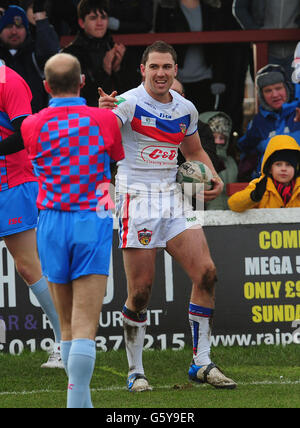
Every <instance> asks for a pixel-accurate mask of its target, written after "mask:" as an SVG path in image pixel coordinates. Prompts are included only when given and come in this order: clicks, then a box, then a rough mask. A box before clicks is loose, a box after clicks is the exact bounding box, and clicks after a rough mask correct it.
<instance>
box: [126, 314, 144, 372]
mask: <svg viewBox="0 0 300 428" xmlns="http://www.w3.org/2000/svg"><path fill="white" fill-rule="evenodd" d="M146 326H147V311H146V310H145V311H142V312H139V313H136V312H132V311H130V310H129V309H128V308H127V307H126V306H124V308H123V328H124V337H125V345H126V353H127V359H128V365H129V372H128V375H129V376H130V375H131V374H132V373H140V374H145V372H144V367H143V348H144V339H145V334H146Z"/></svg>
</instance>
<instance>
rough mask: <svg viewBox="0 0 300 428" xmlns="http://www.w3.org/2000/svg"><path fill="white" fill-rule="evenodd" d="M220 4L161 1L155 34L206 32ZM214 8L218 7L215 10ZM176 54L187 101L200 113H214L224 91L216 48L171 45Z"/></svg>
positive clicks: (211, 2)
mask: <svg viewBox="0 0 300 428" xmlns="http://www.w3.org/2000/svg"><path fill="white" fill-rule="evenodd" d="M220 5H221V2H220V1H218V0H217V1H212V0H206V1H205V2H204V1H200V0H195V1H192V0H189V1H182V0H161V2H160V4H159V5H158V7H157V11H156V17H155V31H156V32H159V33H160V32H161V33H164V32H172V33H173V32H190V31H209V30H212V29H213V28H212V25H213V23H214V21H215V14H217V13H218V10H219V6H220ZM216 6H217V7H216ZM174 47H175V49H176V52H177V54H178V68H179V72H178V77H179V79H180V80H181V82H182V83H183V84H184V87H185V91H186V97H187V98H188V99H189V100H190V101H192V102H193V104H194V105H195V106H196V108H197V109H198V112H199V113H202V112H205V111H210V110H214V108H215V105H216V101H218V99H219V96H220V95H221V94H222V93H223V92H224V91H225V89H226V87H225V84H224V81H223V76H222V71H221V70H222V62H223V61H222V57H221V55H220V54H219V51H220V49H219V47H218V46H217V45H214V46H212V45H203V46H201V45H174Z"/></svg>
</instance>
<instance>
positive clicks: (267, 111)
mask: <svg viewBox="0 0 300 428" xmlns="http://www.w3.org/2000/svg"><path fill="white" fill-rule="evenodd" d="M256 88H257V95H258V100H259V104H260V105H259V111H258V113H257V114H256V115H255V116H254V118H253V120H252V121H251V122H250V123H249V125H248V128H247V131H246V133H245V134H244V135H243V136H242V138H240V139H239V141H238V149H239V150H240V153H241V156H240V164H239V181H250V180H251V179H254V178H257V177H259V176H260V170H261V163H262V159H263V156H264V153H265V150H266V147H267V145H268V143H269V141H270V138H272V137H274V136H275V135H282V134H284V135H289V136H291V137H293V138H294V139H295V140H296V141H298V143H299V142H300V123H299V122H296V121H295V118H296V111H297V108H298V107H299V99H298V98H297V97H296V96H295V85H294V84H293V83H292V81H291V79H290V78H289V77H288V76H287V75H286V74H285V70H284V69H283V68H282V67H281V66H279V65H276V64H269V65H267V66H265V67H263V68H262V69H260V70H259V71H258V72H257V74H256Z"/></svg>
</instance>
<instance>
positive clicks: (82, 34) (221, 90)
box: [0, 0, 300, 208]
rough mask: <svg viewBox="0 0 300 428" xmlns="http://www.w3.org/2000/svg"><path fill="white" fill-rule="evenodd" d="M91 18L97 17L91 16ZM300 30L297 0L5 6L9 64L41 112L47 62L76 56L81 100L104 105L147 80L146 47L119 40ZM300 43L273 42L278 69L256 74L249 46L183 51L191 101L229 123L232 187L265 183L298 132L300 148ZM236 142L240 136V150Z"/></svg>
mask: <svg viewBox="0 0 300 428" xmlns="http://www.w3.org/2000/svg"><path fill="white" fill-rule="evenodd" d="M90 10H92V11H93V12H95V13H94V15H95V16H94V17H92V18H91V16H90V15H91V14H90ZM299 26H300V2H299V1H298V0H250V1H249V0H81V1H80V0H64V1H58V0H51V1H50V0H12V1H9V0H0V58H1V59H2V60H4V61H5V63H6V65H7V66H9V67H11V68H12V69H14V70H15V71H17V72H18V73H19V74H20V75H21V76H22V77H23V78H24V79H25V80H26V82H27V83H28V84H29V86H30V88H31V91H32V93H33V101H32V109H33V112H38V111H39V110H41V109H42V108H44V107H46V106H47V105H48V101H49V99H48V95H47V94H46V92H45V90H44V87H43V79H44V75H43V68H44V65H45V62H46V61H47V60H48V59H49V58H50V57H51V56H52V55H54V54H56V53H58V52H59V51H61V50H63V51H64V52H68V53H72V54H73V55H75V56H76V57H77V58H78V59H79V61H80V63H81V66H82V71H83V73H84V74H85V76H86V85H85V87H84V88H83V89H82V96H83V97H85V98H86V99H87V102H88V105H90V106H96V105H98V92H97V88H98V87H99V86H101V87H102V88H103V89H104V91H105V92H112V91H113V90H116V91H117V92H118V93H122V92H124V91H126V90H128V89H131V88H133V87H135V86H137V85H138V84H140V82H141V75H140V73H139V63H140V58H141V54H142V51H143V50H144V47H130V46H127V47H126V46H124V45H123V44H120V43H115V42H114V38H113V36H114V35H115V34H132V33H136V34H143V33H149V32H155V33H161V32H162V33H166V32H188V31H218V30H224V31H226V30H241V31H242V30H243V29H266V28H270V29H273V28H299ZM63 36H74V37H73V41H72V42H71V44H69V45H68V46H62V45H61V40H62V37H63ZM296 44H297V41H295V43H293V42H282V43H280V44H279V43H272V44H270V50H269V65H268V66H267V67H266V68H264V69H263V70H260V71H259V73H258V74H257V76H254V72H253V54H252V47H251V44H250V43H249V44H245V43H232V44H204V45H203V46H202V45H177V46H175V48H176V51H177V53H178V66H179V74H178V77H179V80H180V81H181V82H182V84H183V85H184V91H185V96H186V97H187V98H188V99H190V100H191V101H192V102H193V103H194V104H195V105H196V107H197V109H198V111H199V114H200V118H201V115H202V120H204V122H205V123H206V125H207V124H208V125H209V124H212V123H213V124H214V125H215V124H216V123H217V124H218V125H220V123H222V129H223V131H224V129H226V132H225V131H224V132H223V134H224V135H223V137H224V138H223V140H224V141H223V143H221V144H220V142H217V141H216V140H215V141H216V146H217V150H216V152H217V153H219V155H220V156H219V162H220V163H221V164H222V165H223V167H222V168H223V176H224V177H223V179H224V181H225V184H226V182H232V181H235V180H238V181H242V182H243V181H247V182H248V181H251V180H252V179H254V178H257V177H259V175H260V168H261V163H262V159H263V156H264V153H265V150H266V147H267V145H268V142H269V140H270V138H272V137H273V136H274V135H276V134H277V135H278V134H289V135H291V136H292V137H293V138H295V140H296V141H298V142H300V124H299V122H296V121H295V120H294V119H295V111H296V107H298V96H297V93H298V88H297V87H295V85H294V84H293V83H292V81H291V76H292V62H293V58H294V51H295V47H296ZM249 70H250V72H251V75H252V78H253V81H254V83H255V84H256V87H257V91H258V101H259V112H258V113H257V115H255V117H254V118H253V120H252V121H251V122H250V124H249V125H248V128H247V129H245V120H244V110H243V107H244V104H243V103H244V93H245V80H246V75H247V72H248V71H249ZM278 85H279V86H281V92H280V88H279V86H278ZM296 86H299V85H296ZM270 87H271V91H269V93H267V90H270ZM276 87H277V89H276ZM275 90H277V93H276V94H275V95H274V91H275ZM271 92H272V94H271ZM278 94H279V95H278ZM274 98H275V101H274ZM279 98H280V99H279ZM276 102H277V104H276ZM203 114H204V116H203ZM212 132H214V129H212ZM233 134H235V135H238V136H239V141H238V143H237V144H235V139H234V138H233ZM231 155H232V156H233V157H232V156H231ZM237 170H238V172H237ZM220 173H222V171H220ZM218 202H219V203H217V204H216V205H212V207H213V206H214V207H223V208H225V207H226V203H227V201H226V195H225V196H224V195H223V202H222V201H221V198H220V200H219V201H218Z"/></svg>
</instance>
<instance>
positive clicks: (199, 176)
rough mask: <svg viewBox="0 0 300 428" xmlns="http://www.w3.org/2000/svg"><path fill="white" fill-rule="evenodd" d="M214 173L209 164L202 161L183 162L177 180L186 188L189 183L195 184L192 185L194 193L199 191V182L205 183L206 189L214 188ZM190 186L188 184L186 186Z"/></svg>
mask: <svg viewBox="0 0 300 428" xmlns="http://www.w3.org/2000/svg"><path fill="white" fill-rule="evenodd" d="M212 179H213V173H212V172H211V170H210V169H209V168H208V166H207V165H205V164H204V163H202V162H200V161H189V162H184V163H183V164H181V165H180V166H179V168H178V171H177V182H178V183H180V184H181V186H182V188H183V189H184V188H185V185H186V184H187V183H191V184H195V186H192V195H195V194H196V193H197V191H198V190H197V186H196V184H197V183H200V184H203V185H204V190H211V189H212V188H213V183H212ZM186 187H188V186H186Z"/></svg>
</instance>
